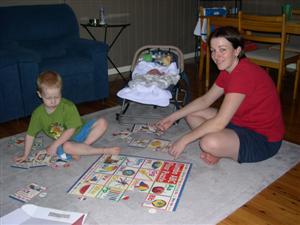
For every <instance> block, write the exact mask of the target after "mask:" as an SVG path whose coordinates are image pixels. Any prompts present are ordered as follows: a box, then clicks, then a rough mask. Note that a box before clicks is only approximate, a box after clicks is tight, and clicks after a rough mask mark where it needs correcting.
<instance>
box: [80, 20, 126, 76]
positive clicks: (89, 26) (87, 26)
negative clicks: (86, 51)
mask: <svg viewBox="0 0 300 225" xmlns="http://www.w3.org/2000/svg"><path fill="white" fill-rule="evenodd" d="M80 25H81V26H82V27H83V28H84V29H85V30H86V31H87V32H88V33H89V35H90V36H91V38H92V39H93V40H96V38H95V36H94V35H93V33H92V32H91V29H92V28H101V29H104V38H103V41H104V42H105V43H106V44H108V51H109V50H110V49H111V48H112V47H113V46H114V44H115V42H116V41H117V40H118V38H119V36H120V35H121V33H122V32H123V30H124V29H125V28H126V27H128V26H129V25H130V23H120V24H109V23H106V24H103V25H102V24H95V25H93V24H90V23H81V24H80ZM109 28H118V29H119V32H118V33H117V34H116V35H115V36H114V38H113V40H112V42H111V43H107V32H108V30H109ZM107 59H108V61H109V62H110V63H111V64H112V66H113V67H114V68H115V69H116V71H117V72H118V74H119V75H120V76H121V78H122V79H123V81H125V82H127V79H126V78H125V77H124V76H123V75H122V73H121V72H120V71H119V69H118V68H117V66H116V65H115V63H114V62H113V61H112V60H111V58H110V57H109V56H108V55H107Z"/></svg>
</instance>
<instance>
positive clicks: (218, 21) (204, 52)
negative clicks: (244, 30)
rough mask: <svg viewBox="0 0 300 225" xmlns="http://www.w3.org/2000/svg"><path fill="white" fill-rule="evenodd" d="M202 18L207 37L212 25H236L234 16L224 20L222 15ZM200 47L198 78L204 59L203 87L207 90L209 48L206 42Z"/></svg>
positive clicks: (209, 59)
mask: <svg viewBox="0 0 300 225" xmlns="http://www.w3.org/2000/svg"><path fill="white" fill-rule="evenodd" d="M202 18H206V19H207V37H209V35H210V33H211V28H212V26H213V27H214V28H216V27H221V26H235V27H237V26H238V24H237V20H236V19H235V18H232V19H228V18H227V19H226V20H224V17H222V16H204V17H202ZM202 47H203V48H200V59H199V60H200V62H199V78H200V77H202V73H203V68H204V59H205V88H206V90H207V89H208V88H209V84H210V62H211V58H210V49H209V45H208V44H206V45H205V46H204V45H203V46H202Z"/></svg>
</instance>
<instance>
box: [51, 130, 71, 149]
mask: <svg viewBox="0 0 300 225" xmlns="http://www.w3.org/2000/svg"><path fill="white" fill-rule="evenodd" d="M74 133H75V128H69V129H67V130H65V131H64V132H63V133H62V135H61V136H60V137H59V138H58V139H56V140H55V141H54V142H53V143H52V144H51V145H50V146H49V147H48V148H47V153H48V154H49V155H54V154H55V153H56V151H57V148H58V146H60V145H63V144H64V143H65V142H67V141H68V140H70V139H71V137H72V136H73V134H74Z"/></svg>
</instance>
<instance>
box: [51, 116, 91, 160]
mask: <svg viewBox="0 0 300 225" xmlns="http://www.w3.org/2000/svg"><path fill="white" fill-rule="evenodd" d="M95 122H96V119H91V120H89V121H87V122H86V123H85V124H84V125H83V126H82V128H81V129H80V131H79V132H78V133H77V134H76V135H75V136H73V138H72V139H71V140H72V141H74V142H77V143H82V142H84V141H85V139H86V138H87V136H88V135H89V133H90V131H91V128H92V126H93V125H94V123H95ZM56 154H57V156H58V158H60V159H62V160H71V159H72V156H71V155H70V154H67V153H65V151H64V149H63V147H62V146H61V145H60V146H59V147H58V148H57V152H56Z"/></svg>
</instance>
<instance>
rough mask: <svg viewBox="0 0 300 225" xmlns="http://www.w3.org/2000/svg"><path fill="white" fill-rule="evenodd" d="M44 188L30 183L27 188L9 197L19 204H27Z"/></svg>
mask: <svg viewBox="0 0 300 225" xmlns="http://www.w3.org/2000/svg"><path fill="white" fill-rule="evenodd" d="M45 190H46V188H45V187H43V186H40V185H38V184H35V183H31V184H29V185H28V186H26V187H24V188H21V189H20V190H18V191H17V192H15V193H14V194H11V195H9V197H11V198H13V199H16V200H18V201H21V202H29V201H30V200H31V199H32V198H34V197H35V196H37V195H38V194H40V193H41V192H42V191H45Z"/></svg>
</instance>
